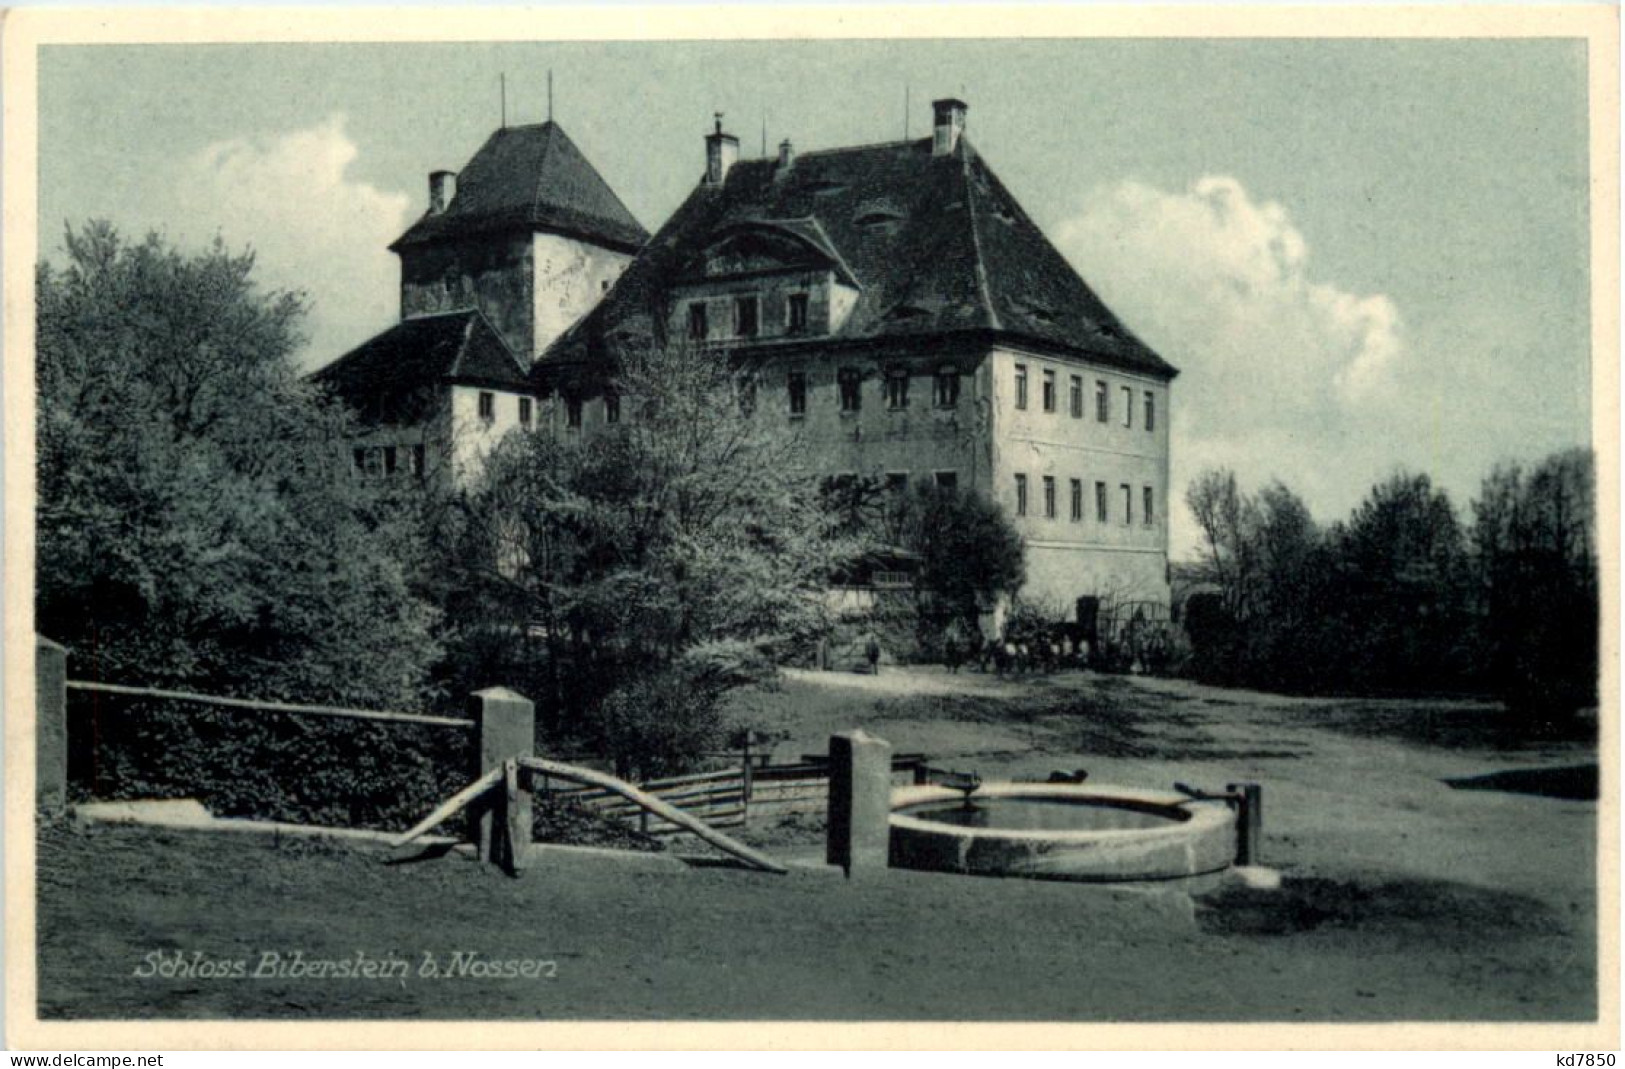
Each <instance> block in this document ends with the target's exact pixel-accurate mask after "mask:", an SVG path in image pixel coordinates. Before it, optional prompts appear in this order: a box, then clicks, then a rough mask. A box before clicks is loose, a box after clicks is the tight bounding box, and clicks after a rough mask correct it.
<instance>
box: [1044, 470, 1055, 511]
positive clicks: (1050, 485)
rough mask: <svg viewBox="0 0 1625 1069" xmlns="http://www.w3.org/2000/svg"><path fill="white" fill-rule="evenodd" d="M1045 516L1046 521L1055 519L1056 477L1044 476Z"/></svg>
mask: <svg viewBox="0 0 1625 1069" xmlns="http://www.w3.org/2000/svg"><path fill="white" fill-rule="evenodd" d="M1044 516H1045V518H1046V519H1051V520H1053V519H1054V518H1055V476H1053V475H1046V476H1044Z"/></svg>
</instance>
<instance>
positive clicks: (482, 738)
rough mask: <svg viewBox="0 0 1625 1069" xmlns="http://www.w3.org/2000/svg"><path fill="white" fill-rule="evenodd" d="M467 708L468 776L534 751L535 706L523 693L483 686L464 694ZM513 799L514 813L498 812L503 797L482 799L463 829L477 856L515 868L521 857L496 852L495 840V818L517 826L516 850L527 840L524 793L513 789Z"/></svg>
mask: <svg viewBox="0 0 1625 1069" xmlns="http://www.w3.org/2000/svg"><path fill="white" fill-rule="evenodd" d="M468 712H469V716H470V717H471V718H472V719H473V721H474V734H475V741H474V765H473V767H472V768H470V769H469V776H470V778H478V777H479V776H482V775H484V774H485V773H486V772H489V771H490V770H491V769H493V768H495V767H497V766H499V765H501V764H502V763H503V762H504V761H509V760H512V759H514V758H517V757H534V756H535V755H536V706H535V704H534V703H533V702H532V701H531V700H530V699H529V698H526V697H525V696H524V695H522V694H516V693H515V692H513V691H511V690H509V689H508V688H507V687H489V688H487V689H485V690H477V691H475V692H474V693H473V694H470V695H469V696H468ZM488 797H489V798H492V799H495V798H499V797H500V798H503V799H505V798H506V795H505V794H504V793H503V792H496V791H493V792H491V794H490V795H488ZM514 804H515V805H517V807H518V812H517V813H507V812H504V811H503V810H504V809H505V808H506V805H507V802H506V801H504V802H503V803H502V804H500V805H498V804H492V803H489V802H488V803H487V804H484V805H476V806H474V807H473V808H472V809H471V811H470V820H471V821H472V825H471V827H470V829H469V831H470V835H471V837H472V838H473V840H474V843H475V845H476V846H477V847H478V848H479V853H480V859H481V860H483V861H492V862H498V863H506V864H509V865H510V866H512V867H515V868H517V867H520V866H522V865H523V863H524V859H523V858H522V857H513V858H504V857H498V856H497V855H498V853H499V852H500V851H499V844H500V843H501V842H502V841H503V839H504V835H503V832H502V828H501V827H499V825H498V821H503V822H506V824H507V826H508V827H513V828H517V829H521V830H522V833H523V839H524V841H523V842H515V843H514V844H513V849H514V850H515V851H516V852H520V851H523V850H525V849H526V848H527V847H529V845H530V827H531V809H532V806H531V796H530V792H529V791H526V790H521V791H519V792H518V794H517V800H516V801H515V803H514Z"/></svg>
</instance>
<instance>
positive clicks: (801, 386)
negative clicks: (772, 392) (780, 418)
mask: <svg viewBox="0 0 1625 1069" xmlns="http://www.w3.org/2000/svg"><path fill="white" fill-rule="evenodd" d="M788 383H789V389H790V414H791V415H792V416H805V415H806V414H807V373H806V372H805V371H792V372H790V377H789V379H788Z"/></svg>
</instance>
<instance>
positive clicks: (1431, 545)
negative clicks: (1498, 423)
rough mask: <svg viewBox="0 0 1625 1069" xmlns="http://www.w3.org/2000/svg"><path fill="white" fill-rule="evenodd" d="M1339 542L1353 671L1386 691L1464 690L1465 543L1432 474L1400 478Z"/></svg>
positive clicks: (1467, 660) (1374, 497)
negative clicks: (1455, 687)
mask: <svg viewBox="0 0 1625 1069" xmlns="http://www.w3.org/2000/svg"><path fill="white" fill-rule="evenodd" d="M1334 539H1335V542H1336V550H1337V554H1338V557H1339V564H1340V568H1341V575H1340V582H1341V589H1342V599H1341V600H1342V612H1343V613H1344V616H1345V619H1346V620H1347V623H1346V625H1345V627H1346V631H1347V636H1346V637H1347V639H1348V641H1349V649H1348V656H1349V660H1348V663H1349V664H1350V666H1351V668H1352V669H1353V670H1354V671H1356V672H1357V673H1358V675H1363V676H1364V677H1365V678H1367V679H1369V680H1371V681H1372V682H1373V683H1375V684H1377V685H1381V686H1389V687H1401V688H1423V689H1429V688H1435V687H1437V686H1439V685H1441V684H1443V685H1461V684H1463V683H1465V682H1466V681H1467V680H1468V674H1469V671H1470V668H1471V657H1470V649H1469V646H1468V643H1467V641H1466V640H1467V636H1468V634H1469V623H1470V620H1469V617H1468V614H1467V603H1466V599H1465V594H1466V579H1467V571H1466V567H1467V556H1466V542H1465V538H1464V534H1463V531H1462V528H1461V525H1460V524H1459V523H1458V522H1457V520H1456V513H1455V509H1454V507H1453V506H1452V505H1451V503H1450V498H1449V497H1448V495H1446V494H1445V492H1444V491H1443V490H1440V489H1437V488H1435V487H1434V486H1433V483H1432V481H1431V480H1430V479H1429V478H1428V477H1427V476H1426V475H1412V474H1407V473H1398V474H1395V475H1393V476H1391V477H1390V478H1388V479H1386V480H1385V481H1383V482H1381V483H1378V484H1377V485H1376V486H1374V487H1373V488H1372V490H1371V493H1370V495H1369V496H1368V497H1367V498H1366V500H1365V501H1363V502H1362V503H1361V504H1360V505H1359V507H1358V508H1356V509H1355V510H1354V513H1353V515H1352V516H1350V518H1349V522H1348V523H1347V525H1345V526H1341V527H1339V528H1337V529H1336V531H1335V532H1334ZM1357 678H1358V676H1357Z"/></svg>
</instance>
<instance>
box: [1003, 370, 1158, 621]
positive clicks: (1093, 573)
mask: <svg viewBox="0 0 1625 1069" xmlns="http://www.w3.org/2000/svg"><path fill="white" fill-rule="evenodd" d="M988 367H989V369H990V372H991V376H992V406H991V411H992V422H993V443H994V445H993V463H992V470H993V486H994V494H995V496H996V497H997V499H998V500H999V501H1000V502H1002V503H1003V504H1004V506H1005V509H1006V511H1007V512H1008V513H1009V514H1010V515H1011V517H1013V518H1014V520H1015V523H1016V526H1017V527H1018V529H1020V531H1021V532H1022V536H1023V537H1024V538H1025V539H1026V542H1027V587H1026V589H1025V590H1024V591H1023V594H1024V596H1025V597H1028V598H1029V599H1035V600H1039V601H1043V602H1046V603H1050V604H1052V605H1054V606H1055V607H1057V608H1061V607H1066V608H1070V607H1071V605H1072V603H1073V601H1074V599H1076V598H1077V597H1079V596H1082V595H1086V594H1093V595H1099V596H1103V597H1109V598H1113V599H1117V600H1123V599H1127V600H1135V601H1142V600H1143V601H1151V602H1155V603H1157V604H1159V605H1167V603H1168V580H1167V566H1168V490H1169V488H1168V424H1169V420H1168V415H1169V396H1170V391H1169V384H1168V383H1166V382H1163V381H1161V380H1159V379H1155V378H1151V377H1148V376H1141V375H1135V374H1131V373H1128V372H1123V371H1118V370H1115V369H1108V368H1103V367H1097V366H1094V365H1090V364H1087V363H1084V362H1082V361H1077V360H1070V359H1063V358H1057V357H1040V356H1036V355H1033V354H1030V353H1023V352H1021V351H1019V350H1015V349H1006V348H1001V349H998V350H995V351H994V353H993V354H992V355H991V357H990V359H989V361H988ZM1018 367H1025V368H1026V374H1027V404H1026V407H1025V408H1020V407H1018V406H1017V393H1018V387H1017V368H1018ZM1046 371H1049V372H1052V373H1053V374H1054V381H1055V403H1054V410H1053V411H1046V410H1045V406H1044V373H1045V372H1046ZM1074 375H1076V376H1078V377H1079V378H1080V379H1081V380H1082V387H1083V411H1082V415H1081V417H1078V416H1074V415H1073V414H1072V406H1071V378H1072V376H1074ZM1097 383H1104V384H1105V389H1106V396H1107V418H1106V419H1105V420H1104V421H1102V420H1100V419H1099V418H1098V413H1097V408H1096V394H1095V391H1096V388H1097V386H1096V384H1097ZM1125 389H1127V390H1128V391H1129V394H1128V399H1129V401H1130V402H1131V405H1130V408H1129V415H1128V418H1127V419H1125V415H1124V402H1125V395H1124V392H1123V391H1124V390H1125ZM1148 392H1149V393H1150V395H1151V398H1152V404H1153V412H1154V416H1153V426H1152V428H1151V429H1150V430H1147V429H1146V426H1145V397H1146V394H1147V393H1148ZM1017 475H1025V476H1026V481H1027V508H1026V515H1025V516H1021V515H1018V511H1019V509H1018V504H1017V498H1018V493H1019V491H1018V489H1017V478H1016V476H1017ZM1046 477H1048V478H1052V479H1054V480H1055V483H1054V486H1055V515H1054V517H1050V516H1048V515H1046V508H1045V483H1044V480H1045V478H1046ZM1073 479H1077V480H1079V481H1080V482H1081V483H1082V489H1083V514H1082V518H1081V519H1078V520H1074V519H1073V518H1072V508H1071V481H1072V480H1073ZM1097 483H1103V484H1105V496H1106V520H1105V522H1101V520H1100V519H1099V517H1098V513H1097V506H1096V488H1095V487H1096V484H1097ZM1124 486H1127V487H1129V498H1130V500H1129V502H1128V508H1127V509H1126V510H1125V503H1124V499H1123V489H1122V488H1123V487H1124ZM1147 487H1149V488H1150V490H1151V501H1152V510H1151V511H1152V515H1151V518H1150V522H1149V523H1147V522H1146V516H1145V490H1146V488H1147Z"/></svg>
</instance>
